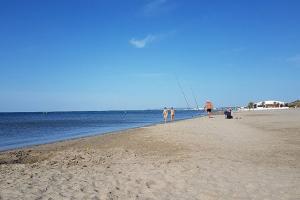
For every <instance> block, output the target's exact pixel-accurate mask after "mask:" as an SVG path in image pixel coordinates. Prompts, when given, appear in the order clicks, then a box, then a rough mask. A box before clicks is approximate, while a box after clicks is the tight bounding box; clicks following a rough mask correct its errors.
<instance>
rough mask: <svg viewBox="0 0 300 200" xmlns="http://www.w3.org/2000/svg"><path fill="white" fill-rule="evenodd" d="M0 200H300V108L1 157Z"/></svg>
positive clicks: (162, 127) (191, 122)
mask: <svg viewBox="0 0 300 200" xmlns="http://www.w3.org/2000/svg"><path fill="white" fill-rule="evenodd" d="M0 199H300V109H290V110H277V111H276V110H273V111H256V112H249V111H246V112H240V113H234V119H232V120H226V119H224V116H223V115H217V116H215V118H213V119H209V118H207V117H202V118H194V119H189V120H184V121H178V122H175V123H167V124H159V125H154V126H149V127H143V128H137V129H132V130H128V131H123V132H119V133H114V134H107V135H104V136H94V137H88V138H82V139H77V140H70V141H65V142H58V143H54V144H47V145H41V146H35V147H30V148H25V149H21V150H14V151H8V152H2V153H0Z"/></svg>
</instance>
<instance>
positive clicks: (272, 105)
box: [254, 101, 286, 108]
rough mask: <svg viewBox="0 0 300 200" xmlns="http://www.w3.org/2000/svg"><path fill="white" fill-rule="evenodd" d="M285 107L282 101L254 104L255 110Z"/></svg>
mask: <svg viewBox="0 0 300 200" xmlns="http://www.w3.org/2000/svg"><path fill="white" fill-rule="evenodd" d="M285 106H286V105H285V103H284V102H282V101H260V102H257V103H255V104H254V108H282V107H285Z"/></svg>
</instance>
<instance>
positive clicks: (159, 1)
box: [142, 0, 176, 16]
mask: <svg viewBox="0 0 300 200" xmlns="http://www.w3.org/2000/svg"><path fill="white" fill-rule="evenodd" d="M175 7H176V5H175V4H174V3H173V2H171V1H170V0H150V1H148V3H147V4H145V5H144V7H143V9H142V11H143V13H144V15H146V16H155V15H158V14H161V13H165V12H168V11H170V10H173V9H174V8H175Z"/></svg>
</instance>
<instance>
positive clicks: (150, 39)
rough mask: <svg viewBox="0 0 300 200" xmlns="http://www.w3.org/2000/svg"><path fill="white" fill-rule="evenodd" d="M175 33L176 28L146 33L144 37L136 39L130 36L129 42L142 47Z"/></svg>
mask: <svg viewBox="0 0 300 200" xmlns="http://www.w3.org/2000/svg"><path fill="white" fill-rule="evenodd" d="M174 34H176V30H172V31H168V32H164V33H160V34H155V35H153V34H148V35H147V36H146V37H145V38H142V39H136V38H132V39H130V40H129V43H130V44H131V45H133V46H134V47H136V48H144V47H146V46H147V45H148V44H150V43H153V42H155V41H160V40H164V39H166V38H167V37H171V36H172V35H174Z"/></svg>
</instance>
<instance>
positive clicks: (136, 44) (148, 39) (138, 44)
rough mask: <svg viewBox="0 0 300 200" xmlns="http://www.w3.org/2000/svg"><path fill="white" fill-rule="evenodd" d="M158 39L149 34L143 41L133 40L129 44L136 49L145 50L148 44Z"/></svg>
mask: <svg viewBox="0 0 300 200" xmlns="http://www.w3.org/2000/svg"><path fill="white" fill-rule="evenodd" d="M156 39H157V37H156V36H155V35H151V34H149V35H147V36H146V37H145V38H143V39H135V38H132V39H131V40H129V43H130V44H132V45H133V46H134V47H136V48H144V47H145V46H146V45H147V44H149V43H151V42H153V41H155V40H156Z"/></svg>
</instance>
